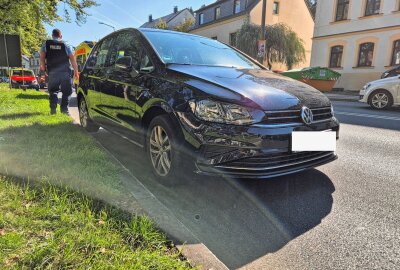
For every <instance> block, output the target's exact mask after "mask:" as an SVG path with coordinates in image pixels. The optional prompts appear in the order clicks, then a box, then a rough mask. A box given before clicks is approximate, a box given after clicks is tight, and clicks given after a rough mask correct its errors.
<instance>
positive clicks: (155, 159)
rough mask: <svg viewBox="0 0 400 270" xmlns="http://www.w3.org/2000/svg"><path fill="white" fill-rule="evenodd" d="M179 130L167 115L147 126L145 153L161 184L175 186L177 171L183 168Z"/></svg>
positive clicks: (181, 137)
mask: <svg viewBox="0 0 400 270" xmlns="http://www.w3.org/2000/svg"><path fill="white" fill-rule="evenodd" d="M183 141H184V139H183V135H182V133H181V132H180V128H177V127H176V124H174V122H173V121H172V119H171V118H170V116H168V115H166V114H165V115H159V116H157V117H155V118H154V119H153V120H152V121H151V122H150V125H149V128H148V130H147V137H146V152H147V156H148V158H149V162H150V166H151V168H152V171H153V174H154V175H155V176H156V177H157V178H158V179H159V180H161V181H162V183H163V184H173V185H175V184H177V183H178V181H179V175H178V171H179V170H181V171H182V169H183V168H184V166H182V162H183V161H184V159H183V158H182V156H183V155H182V149H183V148H182V147H183V144H182V142H183Z"/></svg>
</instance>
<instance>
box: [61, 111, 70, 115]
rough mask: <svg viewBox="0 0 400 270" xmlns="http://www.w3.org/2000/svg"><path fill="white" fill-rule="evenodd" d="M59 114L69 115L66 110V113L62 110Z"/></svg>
mask: <svg viewBox="0 0 400 270" xmlns="http://www.w3.org/2000/svg"><path fill="white" fill-rule="evenodd" d="M61 113H62V114H65V115H69V111H68V110H66V111H65V110H63V111H61Z"/></svg>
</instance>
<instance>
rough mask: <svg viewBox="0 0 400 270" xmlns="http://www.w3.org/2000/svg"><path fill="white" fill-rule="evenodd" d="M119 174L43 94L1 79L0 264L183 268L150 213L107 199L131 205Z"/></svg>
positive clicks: (23, 266)
mask: <svg viewBox="0 0 400 270" xmlns="http://www.w3.org/2000/svg"><path fill="white" fill-rule="evenodd" d="M120 175H121V168H120V167H119V166H117V165H116V164H115V163H113V162H112V161H111V160H110V158H109V157H108V155H107V154H106V153H105V152H104V151H103V150H102V149H101V148H100V147H99V146H98V144H97V143H96V142H95V140H94V139H93V138H92V137H91V136H88V134H87V133H86V132H84V131H83V130H82V129H81V128H80V127H79V126H76V125H74V124H73V123H72V120H71V118H69V117H68V116H65V115H61V114H57V115H55V116H53V115H50V114H49V101H48V96H47V94H46V93H42V92H36V91H31V90H27V91H26V92H25V91H21V90H15V89H12V90H10V89H8V88H7V85H4V84H0V269H4V268H15V269H21V268H25V269H33V268H37V269H88V268H91V269H186V268H189V266H188V264H187V263H186V262H185V261H182V258H181V257H180V254H179V252H177V250H175V249H170V248H168V245H167V241H166V238H165V236H164V235H163V234H162V233H161V232H159V231H157V230H156V229H155V227H154V224H152V222H151V221H150V220H149V219H148V218H146V217H133V218H129V217H128V216H126V215H125V214H124V213H122V212H120V211H118V210H116V208H112V207H111V206H107V205H109V204H108V203H110V204H112V205H119V204H121V205H124V206H126V205H128V207H129V198H130V195H129V193H128V191H126V190H124V188H123V186H122V183H121V181H120ZM15 179H19V181H22V182H23V183H26V182H30V183H31V184H33V185H34V186H36V187H35V188H30V187H28V186H27V185H25V184H18V183H15ZM43 183H45V184H43ZM31 186H32V185H31ZM56 186H58V187H56ZM80 194H86V195H80ZM87 196H88V197H87ZM89 197H90V198H95V199H96V201H93V200H92V199H90V198H89ZM97 199H99V200H102V201H105V202H107V204H101V203H98V202H97ZM127 202H128V203H127Z"/></svg>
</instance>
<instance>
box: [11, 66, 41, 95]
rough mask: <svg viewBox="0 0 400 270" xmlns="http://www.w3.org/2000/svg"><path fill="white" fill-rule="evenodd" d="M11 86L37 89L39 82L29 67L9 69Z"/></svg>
mask: <svg viewBox="0 0 400 270" xmlns="http://www.w3.org/2000/svg"><path fill="white" fill-rule="evenodd" d="M10 79H11V87H12V88H30V89H36V90H39V84H38V81H37V79H36V77H35V74H34V73H33V71H32V70H30V69H20V68H19V69H13V70H11V76H10Z"/></svg>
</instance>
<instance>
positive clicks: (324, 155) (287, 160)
mask: <svg viewBox="0 0 400 270" xmlns="http://www.w3.org/2000/svg"><path fill="white" fill-rule="evenodd" d="M334 157H335V154H334V153H333V152H299V153H281V154H274V155H263V156H256V157H249V158H244V159H239V160H235V161H231V162H227V163H223V164H221V165H218V166H215V168H217V169H219V170H222V171H223V172H225V173H228V174H232V175H241V174H243V175H251V174H253V175H255V176H256V175H268V174H279V173H282V172H287V171H295V170H300V169H302V168H306V167H309V166H313V165H314V164H318V163H321V162H324V161H327V160H331V159H333V158H334Z"/></svg>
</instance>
